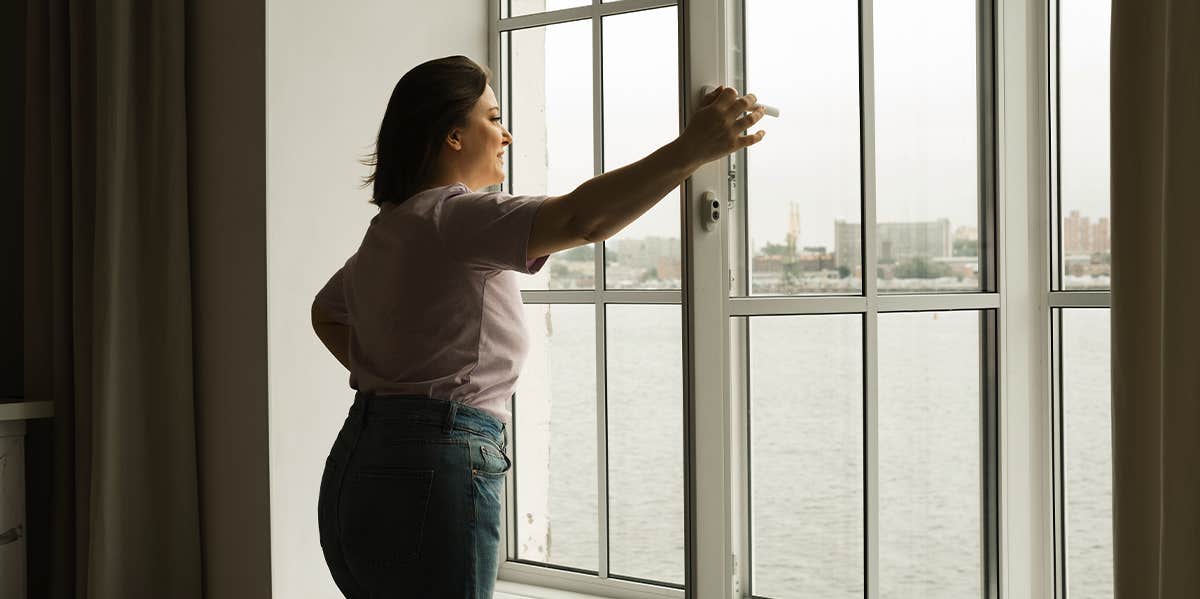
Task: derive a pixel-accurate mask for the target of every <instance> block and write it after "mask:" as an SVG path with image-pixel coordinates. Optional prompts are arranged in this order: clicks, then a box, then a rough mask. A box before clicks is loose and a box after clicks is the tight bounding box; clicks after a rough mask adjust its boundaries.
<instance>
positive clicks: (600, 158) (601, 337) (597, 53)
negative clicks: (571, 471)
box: [592, 0, 610, 580]
mask: <svg viewBox="0 0 1200 599" xmlns="http://www.w3.org/2000/svg"><path fill="white" fill-rule="evenodd" d="M598 11H599V0H593V1H592V172H593V174H594V175H600V174H601V173H603V172H604V76H603V67H604V65H603V60H604V54H603V50H604V40H603V37H602V35H603V33H602V31H601V26H602V22H601V19H600V14H599V12H598ZM593 247H595V252H593V254H594V255H595V264H594V268H595V275H594V276H593V277H592V280H593V281H595V290H594V292H593V293H594V294H595V306H596V309H595V316H596V516H597V518H596V540H597V543H598V547H599V552H598V554H597V557H598V558H599V562H598V564H597V569H598V570H597V571H598V574H599V576H600V578H601V579H602V580H603V579H606V578H608V576H609V563H608V557H609V553H610V552H609V547H608V389H607V387H608V386H607V385H606V382H607V381H608V368H607V365H608V360H607V359H606V356H607V354H608V350H607V347H608V337H607V334H606V329H607V328H608V325H607V324H606V322H607V321H606V316H607V311H606V309H605V303H604V292H603V291H604V288H605V286H606V285H607V283H606V282H605V269H604V242H603V241H600V242H596V243H595V244H594V246H593Z"/></svg>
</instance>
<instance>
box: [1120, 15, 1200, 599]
mask: <svg viewBox="0 0 1200 599" xmlns="http://www.w3.org/2000/svg"><path fill="white" fill-rule="evenodd" d="M1111 82H1112V91H1111V99H1112V138H1111V143H1112V157H1111V159H1112V165H1111V166H1112V281H1113V285H1112V378H1113V381H1112V383H1113V386H1112V392H1113V398H1112V400H1113V404H1112V413H1113V418H1112V422H1113V431H1112V433H1113V437H1112V438H1113V479H1114V480H1113V520H1114V539H1113V542H1114V559H1115V562H1116V564H1115V566H1116V596H1117V598H1118V599H1156V598H1166V597H1170V598H1176V597H1178V598H1189V599H1190V598H1194V597H1198V596H1200V348H1198V347H1197V343H1198V342H1200V229H1198V227H1200V2H1196V1H1195V0H1114V2H1113V11H1112V79H1111Z"/></svg>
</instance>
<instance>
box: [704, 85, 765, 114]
mask: <svg viewBox="0 0 1200 599" xmlns="http://www.w3.org/2000/svg"><path fill="white" fill-rule="evenodd" d="M714 89H716V88H715V87H713V86H711V85H705V86H704V87H701V88H700V97H701V98H703V97H704V96H707V95H708V94H709V92H711V91H712V90H714ZM757 106H762V107H763V110H764V111H765V112H766V114H767V115H768V116H773V117H775V118H779V109H778V108H775V107H774V106H768V105H766V104H763V103H762V102H759V103H758V104H757Z"/></svg>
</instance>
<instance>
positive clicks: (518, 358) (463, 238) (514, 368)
mask: <svg viewBox="0 0 1200 599" xmlns="http://www.w3.org/2000/svg"><path fill="white" fill-rule="evenodd" d="M546 197H547V196H513V195H510V194H507V193H504V192H472V191H470V190H469V189H468V188H467V186H466V185H463V184H461V183H456V184H454V185H447V186H445V187H435V188H432V189H427V190H424V191H422V192H419V193H417V194H415V195H413V196H412V197H410V198H409V199H408V200H406V201H405V202H404V203H402V204H400V205H395V204H384V205H383V207H382V208H381V209H380V212H379V214H377V215H376V216H374V217H373V218H372V219H371V225H370V226H369V227H368V228H367V232H366V234H365V235H364V236H363V240H362V243H361V244H360V245H359V248H358V250H357V251H356V252H355V253H354V254H353V255H351V256H350V258H349V259H348V260H346V263H345V265H344V266H342V267H341V268H339V269H338V271H337V272H336V273H334V274H333V276H332V277H331V278H330V279H329V282H328V283H326V284H325V287H324V288H322V289H321V291H320V292H318V293H317V297H316V303H318V304H320V305H321V306H323V307H324V308H325V309H326V310H327V311H328V312H330V313H331V314H333V315H334V318H335V319H336V320H337V321H338V322H340V323H343V324H346V325H349V326H350V350H349V358H350V387H351V388H353V389H357V390H360V391H365V392H371V393H378V394H388V393H395V394H421V395H428V396H429V397H433V398H436V399H446V400H451V401H459V402H462V403H464V404H466V405H470V406H472V407H476V408H479V409H482V410H485V411H487V412H488V413H490V414H492V415H494V416H496V417H497V418H499V419H500V420H501V421H502V422H504V423H506V424H508V423H510V422H511V416H510V414H509V408H508V399H509V398H510V397H511V396H512V393H513V389H514V387H515V386H516V381H517V376H518V375H519V374H520V371H521V365H522V364H523V363H524V361H525V354H526V353H527V351H528V347H529V343H528V338H527V336H526V332H525V326H524V322H523V317H524V306H523V305H522V303H521V291H520V284H519V280H518V278H517V276H518V275H517V273H524V274H533V273H536V272H538V271H539V270H541V268H542V265H543V264H545V262H546V259H547V258H548V257H549V256H541V257H539V258H537V259H535V260H533V261H526V259H525V258H526V250H527V248H528V244H529V231H530V228H531V227H532V224H533V215H534V213H536V212H537V209H538V207H539V206H541V204H542V202H543V201H545V200H546Z"/></svg>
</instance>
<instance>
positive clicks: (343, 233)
mask: <svg viewBox="0 0 1200 599" xmlns="http://www.w3.org/2000/svg"><path fill="white" fill-rule="evenodd" d="M486 2H487V0H439V1H438V2H429V3H426V2H416V1H411V0H407V1H405V0H392V1H390V2H384V1H371V2H368V1H364V0H356V1H354V2H345V3H338V2H329V1H328V0H288V1H277V2H271V1H270V0H268V2H267V225H266V228H267V231H266V235H267V325H268V326H267V335H268V358H267V363H268V379H267V383H268V407H269V411H270V414H269V423H270V468H271V494H270V496H271V510H270V512H271V579H272V587H273V593H272V594H273V596H275V597H288V598H289V599H290V598H304V597H322V598H326V597H338V596H340V595H339V594H338V591H337V588H336V586H335V585H334V584H333V581H332V579H331V578H330V576H329V573H328V570H327V568H326V566H325V562H324V558H323V557H322V554H321V546H320V543H319V540H318V535H317V492H318V489H319V485H320V478H321V472H322V468H323V467H324V464H325V457H326V456H327V455H328V453H329V448H330V445H331V444H332V442H333V439H334V437H335V435H336V434H337V431H338V429H339V428H340V427H341V425H342V421H343V420H344V419H345V417H346V410H347V409H349V407H350V403H351V402H352V401H353V391H352V390H351V389H350V388H349V386H348V384H347V383H348V377H347V373H346V371H345V369H343V368H342V367H341V365H339V364H338V362H337V361H336V360H335V359H334V358H333V356H331V355H329V353H328V352H326V351H325V348H324V347H323V346H322V345H321V342H320V340H318V339H317V337H316V336H315V335H314V334H313V331H312V328H311V326H310V324H309V307H310V305H311V302H312V298H313V295H314V294H316V292H317V290H318V289H320V288H321V286H322V285H323V284H324V283H325V281H326V280H327V278H328V277H329V275H331V274H332V273H333V272H334V271H335V270H336V269H337V268H338V267H339V266H341V264H342V263H343V262H344V261H345V259H346V258H347V257H348V256H349V255H350V254H351V253H352V252H353V251H354V250H355V248H356V247H357V246H358V243H359V241H360V240H361V238H362V234H363V231H364V230H365V229H366V226H367V224H368V221H369V220H370V218H371V216H373V215H374V214H375V212H376V209H375V208H374V206H372V205H371V204H368V203H367V200H368V199H369V198H370V190H369V189H361V190H360V189H358V187H357V186H358V183H359V181H360V178H361V177H362V176H364V175H366V174H367V173H368V172H369V170H368V169H367V167H364V166H361V165H360V164H359V163H358V159H359V158H360V157H363V156H365V155H366V154H367V153H368V152H370V151H371V150H372V149H373V146H374V142H375V136H376V134H377V133H378V129H379V122H380V120H381V119H382V118H383V112H384V109H385V108H386V107H387V101H388V97H389V95H390V94H391V91H392V87H393V86H394V85H395V84H396V82H397V81H398V80H399V79H400V77H401V76H402V75H403V74H404V73H405V72H406V71H408V69H410V68H412V67H414V66H416V65H417V64H420V63H421V62H424V61H426V60H429V59H431V58H437V57H441V56H448V55H453V54H463V55H465V56H468V57H470V58H472V59H473V60H475V61H476V62H479V63H480V64H485V65H486V64H487V16H488V11H487V8H488V7H487V4H486Z"/></svg>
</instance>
